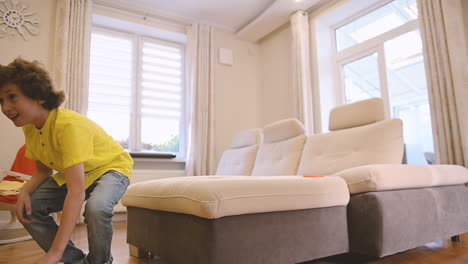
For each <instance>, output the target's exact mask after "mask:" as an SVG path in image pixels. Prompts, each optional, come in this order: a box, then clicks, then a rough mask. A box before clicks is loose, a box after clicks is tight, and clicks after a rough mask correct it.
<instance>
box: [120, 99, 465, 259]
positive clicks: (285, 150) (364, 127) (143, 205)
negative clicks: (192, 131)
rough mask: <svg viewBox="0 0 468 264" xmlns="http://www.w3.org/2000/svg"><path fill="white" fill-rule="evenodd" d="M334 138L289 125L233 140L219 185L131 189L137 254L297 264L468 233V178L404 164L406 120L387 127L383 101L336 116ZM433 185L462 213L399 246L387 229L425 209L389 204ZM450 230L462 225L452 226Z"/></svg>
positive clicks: (183, 182)
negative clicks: (453, 223) (450, 193)
mask: <svg viewBox="0 0 468 264" xmlns="http://www.w3.org/2000/svg"><path fill="white" fill-rule="evenodd" d="M330 130H331V132H329V133H324V134H319V135H312V136H308V137H307V136H306V135H305V134H304V128H303V126H302V124H300V123H299V122H298V121H297V120H295V119H287V120H282V121H279V122H276V123H273V124H270V125H267V126H266V127H264V128H263V129H262V130H258V129H257V130H249V131H245V132H242V133H240V134H239V135H237V136H236V137H235V138H234V140H233V144H232V146H231V148H230V149H229V150H227V151H226V152H225V153H224V154H223V156H222V158H221V161H220V163H219V167H218V170H217V174H218V175H217V176H197V177H183V178H168V179H160V180H154V181H147V182H142V183H137V184H134V185H132V186H131V187H130V188H129V190H128V191H127V193H126V195H125V196H124V198H123V204H124V205H126V206H127V210H128V233H127V242H128V243H129V244H130V246H131V249H132V253H133V254H134V255H139V254H140V253H143V252H145V253H146V252H151V253H152V254H154V255H157V256H159V257H160V258H161V259H162V260H165V261H166V262H167V263H170V264H177V263H203V264H210V263H298V262H303V261H308V260H312V259H316V258H321V257H325V256H330V255H335V254H340V253H344V252H349V251H353V252H358V253H364V254H370V255H374V256H383V255H387V254H392V253H395V252H398V251H401V250H406V249H409V248H412V247H415V246H418V245H421V243H422V244H424V243H427V242H430V241H432V240H436V239H439V238H441V237H444V236H452V235H455V234H460V233H462V232H466V231H467V230H468V226H467V225H466V224H463V223H461V218H460V219H458V220H457V219H455V218H456V217H455V216H460V217H463V216H464V215H465V214H466V212H468V208H467V206H468V203H464V202H465V200H466V201H468V192H467V190H466V188H465V186H464V185H462V184H463V183H465V182H468V173H467V170H466V169H465V168H462V167H458V166H434V167H430V168H428V166H419V167H418V166H408V165H401V162H402V158H403V148H404V147H403V135H402V122H401V120H398V119H392V120H384V113H383V105H382V101H381V100H380V99H370V100H366V101H362V102H359V103H355V104H351V105H346V106H340V107H337V108H335V109H333V110H332V112H331V114H330ZM375 164H377V165H375ZM305 175H327V177H304V176H305ZM444 175H449V176H447V177H444ZM439 186H449V187H439ZM427 188H429V189H431V190H435V189H437V190H438V189H441V191H442V189H443V190H444V191H442V192H443V193H444V194H447V193H448V192H447V191H446V190H450V191H455V192H456V193H457V194H456V197H454V196H447V197H445V196H444V197H443V198H442V200H443V202H446V199H449V198H456V199H458V200H457V202H456V206H455V207H454V208H456V209H459V210H460V212H458V213H454V212H452V214H450V216H448V217H446V218H443V219H442V218H440V217H439V218H437V217H438V216H439V215H437V216H435V217H436V218H437V221H433V222H431V223H433V224H435V225H437V227H436V228H437V229H438V231H437V234H435V233H430V234H429V235H427V236H426V235H422V234H420V235H419V237H418V236H417V237H415V238H412V239H411V242H410V243H407V242H405V241H399V240H398V239H396V240H395V235H393V234H391V232H392V230H390V229H396V230H397V231H395V230H393V232H395V233H396V234H401V233H402V232H407V229H408V228H414V226H412V225H404V224H403V223H400V222H398V223H395V222H392V220H391V217H392V214H394V213H399V212H400V211H404V212H406V213H408V212H412V211H418V210H417V209H418V208H413V206H419V204H418V203H415V204H412V203H411V202H410V203H409V204H410V205H409V206H407V205H406V204H405V203H402V204H394V203H392V199H397V200H398V199H399V200H398V201H399V202H400V201H403V200H405V199H406V197H407V195H408V194H409V195H410V196H408V197H409V198H408V199H411V198H412V196H411V195H413V192H416V193H418V192H419V191H421V190H425V189H427ZM391 192H397V193H396V194H395V196H394V195H393V194H392V193H391ZM388 193H390V195H389V196H388V197H387V196H386V194H388ZM407 193H408V194H407ZM350 194H351V198H350ZM437 194H440V193H439V192H438V191H437ZM444 194H440V195H442V196H443V195H444ZM447 195H448V194H447ZM369 197H371V198H369ZM373 197H377V198H376V199H373ZM380 197H384V198H382V199H383V203H381V200H379V199H380ZM422 197H423V198H427V197H426V196H424V195H422ZM387 198H388V201H387V200H385V199H387ZM350 199H351V200H350ZM349 201H351V202H350V203H349V204H348V202H349ZM431 201H432V200H431ZM463 203H464V204H463ZM440 206H442V205H440ZM440 206H439V205H438V208H437V209H435V210H434V212H435V211H437V210H439V209H440V208H439V207H440ZM387 207H388V208H389V209H388V210H387ZM394 207H396V208H403V209H401V210H400V211H399V210H398V209H395V208H394ZM363 208H366V209H365V210H363ZM387 211H388V213H389V214H388V215H387ZM407 215H409V216H411V217H424V215H418V214H414V215H412V214H407ZM403 216H404V215H400V216H393V217H396V218H398V219H400V218H402V217H403ZM465 219H466V218H465ZM400 220H401V219H400ZM447 221H458V222H457V223H459V222H460V224H457V228H452V229H451V228H445V227H444V226H447V225H448V223H447ZM410 222H417V220H416V219H414V220H411V221H410ZM422 226H424V225H422ZM424 227H425V226H424ZM444 228H445V229H444ZM439 229H444V230H443V231H441V230H439ZM449 229H450V230H449ZM398 230H402V232H399V231H398ZM417 230H419V229H417ZM388 232H390V234H389V233H388ZM348 234H349V235H348ZM424 234H425V233H424ZM427 239H429V241H426V240H427ZM431 239H432V240H431Z"/></svg>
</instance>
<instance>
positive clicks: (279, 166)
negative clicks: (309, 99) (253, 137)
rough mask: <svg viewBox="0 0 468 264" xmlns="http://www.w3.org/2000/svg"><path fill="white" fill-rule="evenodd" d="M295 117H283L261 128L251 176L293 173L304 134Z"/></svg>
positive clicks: (302, 146)
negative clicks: (261, 132) (261, 131)
mask: <svg viewBox="0 0 468 264" xmlns="http://www.w3.org/2000/svg"><path fill="white" fill-rule="evenodd" d="M304 133H305V130H304V126H303V125H302V124H301V123H300V122H299V121H298V120H297V119H292V118H291V119H285V120H280V121H278V122H275V123H272V124H270V125H267V126H265V127H264V128H263V143H262V144H261V145H260V148H259V150H258V153H257V158H256V160H255V165H254V168H253V170H252V175H253V176H265V175H267V176H273V175H295V174H296V172H297V166H298V164H299V160H300V159H301V155H302V149H303V148H304V142H305V139H306V136H305V135H304Z"/></svg>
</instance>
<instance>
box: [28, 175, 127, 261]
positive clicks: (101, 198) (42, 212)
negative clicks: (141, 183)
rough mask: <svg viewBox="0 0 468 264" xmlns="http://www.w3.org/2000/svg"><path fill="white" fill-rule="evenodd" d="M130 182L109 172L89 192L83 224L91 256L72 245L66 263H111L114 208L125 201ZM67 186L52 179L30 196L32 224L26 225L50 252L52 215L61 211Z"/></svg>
mask: <svg viewBox="0 0 468 264" xmlns="http://www.w3.org/2000/svg"><path fill="white" fill-rule="evenodd" d="M129 183H130V181H129V180H128V177H127V176H125V175H123V174H122V173H120V172H117V171H108V172H106V173H105V174H104V175H102V176H101V177H100V178H99V179H97V180H96V181H95V182H94V183H93V184H92V185H91V186H89V187H88V188H87V189H86V200H87V202H86V205H85V211H84V214H83V216H84V222H85V223H86V225H87V229H88V245H89V253H88V255H86V254H84V253H83V251H81V249H79V248H77V247H76V246H75V245H74V244H73V242H72V241H71V240H70V241H68V245H67V247H66V249H65V252H64V253H63V257H62V260H61V261H62V262H65V263H67V264H68V263H70V264H71V263H91V264H102V263H106V264H107V263H112V261H113V258H112V254H111V242H112V234H113V226H112V217H113V216H114V206H115V205H116V204H117V203H118V202H119V200H120V198H122V196H123V194H124V193H125V191H126V190H127V187H128V185H129ZM66 196H67V186H66V184H64V185H62V186H58V185H57V183H56V182H55V180H54V179H53V178H52V177H50V178H49V179H47V180H46V181H45V182H44V183H42V184H41V185H40V186H39V187H38V188H37V189H36V190H35V191H34V192H33V193H32V194H31V203H32V204H31V205H32V214H31V216H30V218H31V219H34V220H36V221H35V222H34V223H32V224H29V225H27V224H23V225H24V227H25V228H26V230H27V231H28V232H29V234H31V236H32V237H33V238H34V240H35V241H36V242H37V243H38V244H39V246H40V247H41V248H42V249H43V250H44V251H45V252H48V251H49V249H50V247H51V246H52V242H53V241H54V238H55V235H56V233H57V231H58V226H57V224H56V223H55V221H54V218H53V217H52V216H50V214H51V213H54V212H59V211H62V209H63V203H64V201H65V197H66Z"/></svg>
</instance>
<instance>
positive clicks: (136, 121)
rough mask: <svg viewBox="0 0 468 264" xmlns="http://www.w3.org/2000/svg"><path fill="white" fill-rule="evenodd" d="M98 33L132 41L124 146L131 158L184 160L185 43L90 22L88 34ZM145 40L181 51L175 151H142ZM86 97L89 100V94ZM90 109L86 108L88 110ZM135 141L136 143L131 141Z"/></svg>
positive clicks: (185, 128)
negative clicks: (142, 83)
mask: <svg viewBox="0 0 468 264" xmlns="http://www.w3.org/2000/svg"><path fill="white" fill-rule="evenodd" d="M94 32H98V33H100V34H105V35H108V36H118V37H122V36H123V37H125V38H127V39H129V40H131V41H132V42H133V51H132V54H133V55H132V56H133V60H134V61H133V66H132V83H131V87H130V88H131V97H132V98H131V103H130V108H131V112H130V131H129V133H130V134H129V139H128V146H129V149H126V151H128V152H129V153H130V154H131V155H132V157H134V158H139V159H140V158H143V159H147V158H157V159H172V160H173V161H185V158H186V144H187V143H186V142H187V114H188V113H187V111H186V104H187V87H186V77H187V76H186V67H185V63H186V45H185V43H183V42H176V41H173V40H168V39H164V38H158V37H155V36H152V35H145V34H140V33H136V32H131V31H128V30H125V29H121V28H113V27H109V26H104V25H100V24H95V23H93V24H92V25H91V34H92V33H94ZM144 41H147V42H150V43H158V44H163V45H166V46H170V47H177V48H178V49H180V51H181V56H182V58H181V68H180V70H181V73H182V74H181V92H180V96H181V102H180V104H181V108H180V118H179V151H178V152H160V151H147V150H142V145H143V144H142V140H141V135H142V126H141V119H142V114H141V102H142V99H143V96H142V85H141V79H142V78H141V75H142V67H143V64H142V47H143V43H144ZM87 100H89V95H88V98H87ZM88 111H89V110H88ZM132 141H135V142H132Z"/></svg>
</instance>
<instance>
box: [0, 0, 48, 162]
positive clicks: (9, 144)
mask: <svg viewBox="0 0 468 264" xmlns="http://www.w3.org/2000/svg"><path fill="white" fill-rule="evenodd" d="M6 3H7V4H10V1H7V2H6ZM22 3H24V4H26V5H28V6H29V8H28V9H26V12H32V11H36V14H35V16H37V18H39V21H40V25H39V27H40V33H39V35H37V36H31V35H30V34H29V33H26V34H28V38H29V40H28V41H25V40H24V39H23V38H22V37H21V36H19V35H16V36H14V37H11V36H8V35H7V36H4V37H3V38H0V49H1V54H2V55H1V56H0V64H2V65H5V64H8V63H10V62H11V61H12V60H13V59H15V58H16V57H18V56H21V57H23V58H24V59H28V60H33V59H34V60H38V61H40V62H42V63H43V64H44V66H45V67H46V68H48V69H51V68H52V56H53V50H54V49H53V45H54V37H55V36H54V28H55V9H56V0H41V1H37V0H23V1H22ZM25 31H26V30H25ZM0 128H1V136H0V146H1V149H2V151H1V152H0V169H9V168H10V166H11V164H12V162H13V160H14V157H15V154H16V151H17V150H18V148H19V147H20V146H21V145H22V144H24V137H23V132H22V131H21V129H20V128H17V127H15V126H14V125H13V123H12V122H11V121H10V120H8V119H7V118H6V117H5V116H4V115H3V114H1V115H0Z"/></svg>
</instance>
